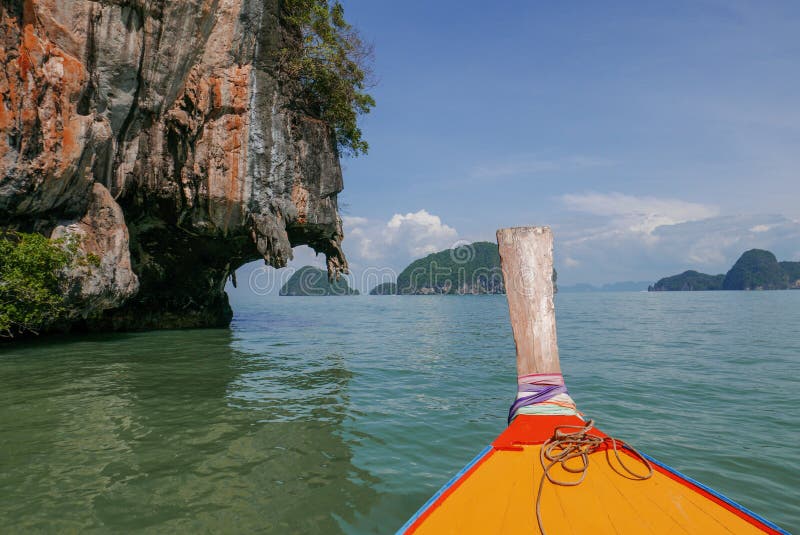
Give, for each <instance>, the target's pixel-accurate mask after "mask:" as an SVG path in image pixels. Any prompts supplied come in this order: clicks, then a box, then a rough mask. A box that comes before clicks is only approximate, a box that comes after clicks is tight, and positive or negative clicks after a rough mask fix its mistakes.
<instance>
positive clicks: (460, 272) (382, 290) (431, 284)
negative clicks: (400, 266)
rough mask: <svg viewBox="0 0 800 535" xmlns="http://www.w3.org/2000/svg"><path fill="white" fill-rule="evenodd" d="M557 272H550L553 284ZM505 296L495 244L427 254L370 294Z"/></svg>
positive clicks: (467, 246) (484, 243)
mask: <svg viewBox="0 0 800 535" xmlns="http://www.w3.org/2000/svg"><path fill="white" fill-rule="evenodd" d="M557 276H558V275H557V273H556V271H555V270H553V283H554V284H555V282H556V278H557ZM504 293H506V290H505V286H504V285H503V272H502V270H501V269H500V253H499V252H498V249H497V244H495V243H491V242H485V241H481V242H475V243H470V244H465V245H460V246H458V247H455V248H453V249H445V250H443V251H439V252H436V253H432V254H429V255H428V256H426V257H424V258H420V259H418V260H415V261H414V262H412V263H411V264H409V265H408V266H407V267H406V268H405V269H404V270H403V271H402V272H401V273H400V275H398V277H397V282H396V283H391V282H388V283H382V284H379V285H378V286H376V287H375V288H373V289H372V290H371V291H370V295H486V294H504Z"/></svg>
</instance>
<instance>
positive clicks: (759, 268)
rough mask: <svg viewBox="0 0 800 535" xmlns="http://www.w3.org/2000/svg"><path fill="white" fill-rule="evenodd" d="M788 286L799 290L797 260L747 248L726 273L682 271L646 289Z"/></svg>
mask: <svg viewBox="0 0 800 535" xmlns="http://www.w3.org/2000/svg"><path fill="white" fill-rule="evenodd" d="M791 289H794V290H797V289H800V262H789V261H783V262H779V261H778V259H777V258H776V257H775V255H774V254H773V253H771V252H770V251H766V250H764V249H750V250H749V251H746V252H745V253H743V254H742V256H740V257H739V259H738V260H737V261H736V263H735V264H734V265H733V267H732V268H731V269H730V270H729V271H728V272H727V273H726V274H719V275H708V274H706V273H700V272H698V271H694V270H689V271H684V272H683V273H680V274H678V275H673V276H671V277H664V278H663V279H660V280H659V281H658V282H656V283H655V284H653V285H652V286H650V287H649V288H648V291H651V292H691V291H708V290H791Z"/></svg>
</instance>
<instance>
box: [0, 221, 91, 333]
mask: <svg viewBox="0 0 800 535" xmlns="http://www.w3.org/2000/svg"><path fill="white" fill-rule="evenodd" d="M77 255H78V242H77V240H65V239H63V238H62V239H58V240H49V239H47V238H45V237H44V236H42V235H41V234H25V233H21V232H0V338H11V337H13V336H15V335H17V334H23V333H26V332H32V333H36V332H37V331H38V330H39V329H41V328H42V326H44V325H47V324H49V323H51V322H53V321H56V320H58V318H60V317H61V316H62V315H63V314H64V312H65V311H66V309H65V306H64V298H63V295H62V292H61V289H60V287H59V272H60V271H61V270H63V269H64V268H66V267H67V266H69V265H70V264H71V263H72V262H73V261H74V259H75V258H76V257H77Z"/></svg>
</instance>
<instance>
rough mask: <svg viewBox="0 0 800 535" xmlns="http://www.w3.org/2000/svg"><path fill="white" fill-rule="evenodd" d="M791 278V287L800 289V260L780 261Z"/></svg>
mask: <svg viewBox="0 0 800 535" xmlns="http://www.w3.org/2000/svg"><path fill="white" fill-rule="evenodd" d="M778 263H779V264H780V266H781V269H782V270H783V272H784V273H786V276H787V277H788V279H789V287H790V288H796V289H800V262H778Z"/></svg>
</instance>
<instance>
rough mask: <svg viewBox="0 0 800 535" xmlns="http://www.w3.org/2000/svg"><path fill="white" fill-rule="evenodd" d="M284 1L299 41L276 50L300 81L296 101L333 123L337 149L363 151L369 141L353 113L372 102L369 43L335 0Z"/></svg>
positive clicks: (365, 110) (367, 108)
mask: <svg viewBox="0 0 800 535" xmlns="http://www.w3.org/2000/svg"><path fill="white" fill-rule="evenodd" d="M284 6H285V12H284V13H285V16H286V20H287V22H289V24H290V25H292V26H294V27H295V28H296V29H297V31H298V32H299V39H300V43H299V45H300V46H297V47H293V48H286V49H283V50H281V58H280V59H281V65H282V67H283V69H284V70H285V72H286V74H287V75H288V76H289V77H290V78H291V79H294V80H297V81H298V82H299V83H300V87H301V88H302V94H301V96H300V99H299V104H300V106H302V107H303V108H304V109H305V111H307V112H308V113H310V114H312V115H314V116H316V117H319V118H320V119H322V120H323V121H325V122H326V123H328V124H329V125H330V126H331V127H332V128H333V130H334V132H335V135H336V144H337V148H338V150H339V152H340V153H341V152H344V153H348V154H351V155H353V156H357V155H359V154H365V153H366V152H367V150H368V149H369V145H368V144H367V142H366V141H365V140H364V139H363V138H362V137H361V129H360V128H359V127H358V116H359V115H361V114H365V113H369V111H370V109H371V108H372V107H373V106H375V100H374V99H373V98H372V96H370V95H369V94H368V93H367V92H366V91H367V89H368V88H369V75H370V70H369V62H370V60H371V58H372V49H371V47H370V46H369V45H368V44H366V43H365V42H364V41H363V40H362V39H361V37H360V36H359V34H358V32H357V31H356V30H355V29H354V28H353V27H352V26H351V25H350V24H348V23H347V21H345V19H344V8H343V7H342V4H340V3H339V2H338V1H334V2H328V0H286V3H285V4H284Z"/></svg>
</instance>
